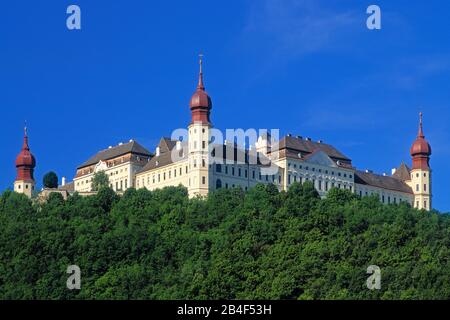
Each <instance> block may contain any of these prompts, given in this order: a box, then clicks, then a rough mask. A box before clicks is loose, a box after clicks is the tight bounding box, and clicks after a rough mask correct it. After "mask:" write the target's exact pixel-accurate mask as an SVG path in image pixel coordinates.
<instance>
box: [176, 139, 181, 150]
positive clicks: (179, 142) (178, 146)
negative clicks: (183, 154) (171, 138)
mask: <svg viewBox="0 0 450 320" xmlns="http://www.w3.org/2000/svg"><path fill="white" fill-rule="evenodd" d="M176 148H177V151H180V150H181V141H180V140H178V141H177V146H176Z"/></svg>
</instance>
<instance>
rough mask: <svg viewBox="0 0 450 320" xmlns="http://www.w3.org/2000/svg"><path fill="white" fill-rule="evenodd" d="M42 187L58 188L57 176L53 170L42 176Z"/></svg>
mask: <svg viewBox="0 0 450 320" xmlns="http://www.w3.org/2000/svg"><path fill="white" fill-rule="evenodd" d="M43 184H44V188H48V189H55V188H58V176H57V175H56V173H54V172H53V171H50V172H48V173H47V174H45V175H44V178H43Z"/></svg>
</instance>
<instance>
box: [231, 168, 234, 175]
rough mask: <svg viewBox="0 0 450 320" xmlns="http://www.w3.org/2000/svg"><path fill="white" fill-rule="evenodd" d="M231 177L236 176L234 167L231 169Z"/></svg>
mask: <svg viewBox="0 0 450 320" xmlns="http://www.w3.org/2000/svg"><path fill="white" fill-rule="evenodd" d="M231 175H232V176H234V167H231Z"/></svg>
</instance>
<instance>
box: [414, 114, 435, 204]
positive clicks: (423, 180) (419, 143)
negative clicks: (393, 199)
mask: <svg viewBox="0 0 450 320" xmlns="http://www.w3.org/2000/svg"><path fill="white" fill-rule="evenodd" d="M422 117H423V115H422V113H420V122H419V132H418V134H417V138H416V140H415V141H414V143H413V145H412V147H411V150H410V152H411V157H412V170H411V188H412V189H413V192H414V204H413V206H414V208H417V209H425V210H428V211H429V210H431V208H432V206H431V200H432V188H431V168H430V156H431V146H430V144H429V143H428V141H427V140H425V135H424V134H423V123H422Z"/></svg>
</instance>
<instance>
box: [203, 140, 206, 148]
mask: <svg viewBox="0 0 450 320" xmlns="http://www.w3.org/2000/svg"><path fill="white" fill-rule="evenodd" d="M202 148H203V149H206V141H202Z"/></svg>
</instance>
